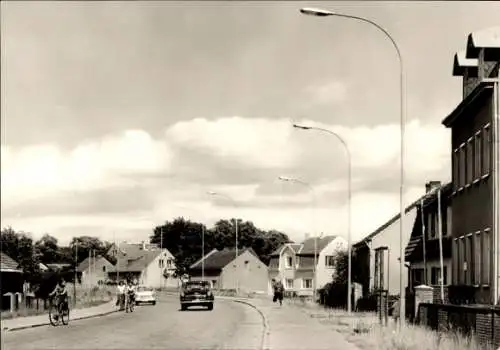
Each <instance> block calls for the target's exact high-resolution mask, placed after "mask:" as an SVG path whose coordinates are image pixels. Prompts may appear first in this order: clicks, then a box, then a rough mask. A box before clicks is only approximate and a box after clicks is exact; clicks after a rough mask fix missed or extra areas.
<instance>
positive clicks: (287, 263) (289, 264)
mask: <svg viewBox="0 0 500 350" xmlns="http://www.w3.org/2000/svg"><path fill="white" fill-rule="evenodd" d="M292 264H293V259H292V257H291V256H286V257H285V267H286V268H287V269H289V268H291V267H292Z"/></svg>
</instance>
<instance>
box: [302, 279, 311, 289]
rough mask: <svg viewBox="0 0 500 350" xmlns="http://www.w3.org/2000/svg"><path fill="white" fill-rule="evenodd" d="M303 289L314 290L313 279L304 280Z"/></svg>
mask: <svg viewBox="0 0 500 350" xmlns="http://www.w3.org/2000/svg"><path fill="white" fill-rule="evenodd" d="M302 288H304V289H311V288H312V279H310V278H304V279H303V280H302Z"/></svg>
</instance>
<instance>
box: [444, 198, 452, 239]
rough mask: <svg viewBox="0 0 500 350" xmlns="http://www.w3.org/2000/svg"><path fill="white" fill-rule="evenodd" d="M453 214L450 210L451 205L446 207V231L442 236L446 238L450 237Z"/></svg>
mask: <svg viewBox="0 0 500 350" xmlns="http://www.w3.org/2000/svg"><path fill="white" fill-rule="evenodd" d="M452 215H453V212H452V210H451V205H448V207H447V208H446V230H445V231H443V236H448V235H451V225H452V224H451V223H452V221H453V220H452V219H453V216H452Z"/></svg>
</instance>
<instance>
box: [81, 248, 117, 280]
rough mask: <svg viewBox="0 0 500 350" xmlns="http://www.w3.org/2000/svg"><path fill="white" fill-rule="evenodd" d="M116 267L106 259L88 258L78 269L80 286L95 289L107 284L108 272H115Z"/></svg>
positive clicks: (99, 257)
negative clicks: (99, 285)
mask: <svg viewBox="0 0 500 350" xmlns="http://www.w3.org/2000/svg"><path fill="white" fill-rule="evenodd" d="M113 268H114V266H113V264H111V263H110V262H109V261H108V260H107V259H106V258H105V257H103V256H100V255H98V256H96V257H88V258H86V259H85V260H83V261H82V262H81V263H80V264H79V265H78V267H77V269H76V271H77V272H78V275H79V280H80V284H81V285H83V286H87V287H93V286H96V285H98V284H101V283H104V282H106V280H107V279H108V272H109V271H111V270H113Z"/></svg>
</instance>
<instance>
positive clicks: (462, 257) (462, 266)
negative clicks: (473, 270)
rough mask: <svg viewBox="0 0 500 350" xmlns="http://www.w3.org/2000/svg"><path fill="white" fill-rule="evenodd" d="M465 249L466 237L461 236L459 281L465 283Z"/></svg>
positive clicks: (459, 243) (459, 245)
mask: <svg viewBox="0 0 500 350" xmlns="http://www.w3.org/2000/svg"><path fill="white" fill-rule="evenodd" d="M464 253H465V250H464V238H463V237H460V238H459V239H458V283H459V284H463V283H465V277H464V276H465V274H464V270H465V269H467V266H466V263H465V254H464Z"/></svg>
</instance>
